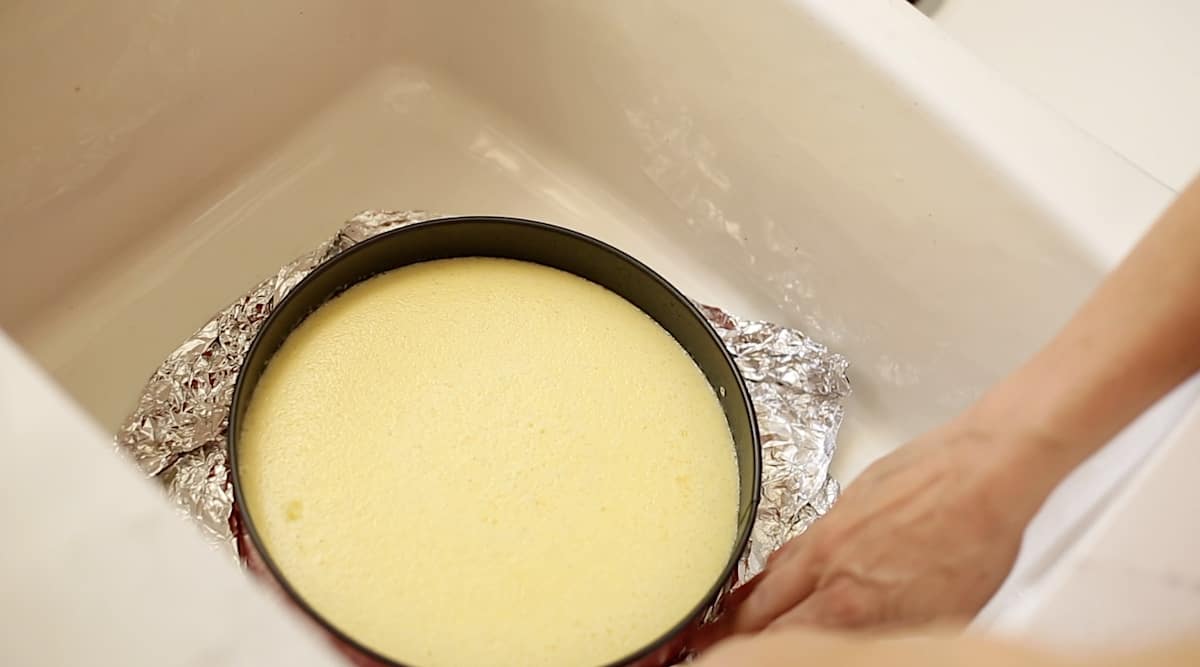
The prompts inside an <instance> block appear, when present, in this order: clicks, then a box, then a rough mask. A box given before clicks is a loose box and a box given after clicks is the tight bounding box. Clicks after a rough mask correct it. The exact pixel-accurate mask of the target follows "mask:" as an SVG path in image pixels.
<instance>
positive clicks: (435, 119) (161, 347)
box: [0, 0, 1176, 593]
mask: <svg viewBox="0 0 1200 667" xmlns="http://www.w3.org/2000/svg"><path fill="white" fill-rule="evenodd" d="M0 62H3V63H4V66H3V67H0V96H3V102H4V104H3V108H4V110H5V114H6V118H5V122H4V123H3V125H2V126H0V284H4V285H5V286H6V287H5V288H4V289H3V291H0V326H2V327H3V328H4V329H5V330H6V332H7V334H8V335H10V336H11V337H12V338H13V339H15V340H16V341H17V342H18V343H19V344H20V346H22V347H23V349H24V351H25V353H27V354H28V355H29V356H31V357H32V358H33V359H35V360H36V361H37V362H39V363H40V364H41V365H42V366H43V367H44V368H46V369H47V370H48V371H49V372H50V373H51V374H52V375H53V377H54V378H55V379H56V380H57V382H59V383H61V385H62V386H63V387H64V388H65V389H66V390H67V391H68V392H69V393H70V394H71V395H72V396H73V397H74V398H75V399H76V400H78V401H79V402H80V404H81V405H82V406H83V408H84V409H85V410H86V411H87V412H88V413H90V414H91V416H92V417H93V418H95V419H96V420H97V421H98V422H99V423H100V424H101V425H102V426H103V427H105V428H107V429H112V428H113V427H115V426H116V425H117V424H118V423H119V422H120V420H121V419H122V418H123V417H124V416H125V414H126V413H127V412H128V411H129V410H130V408H131V407H132V404H133V401H134V400H135V399H136V397H137V396H138V393H139V389H140V387H141V385H142V383H143V381H144V380H145V378H146V377H147V376H148V374H149V373H150V372H151V371H152V370H153V369H154V368H155V367H156V366H157V364H158V363H159V362H160V361H161V360H162V358H163V356H164V355H165V354H166V353H167V352H169V351H170V350H171V349H173V348H174V346H175V345H176V344H177V343H178V342H180V341H181V340H182V339H183V338H184V337H186V336H187V335H188V334H189V333H190V332H191V331H193V330H194V329H195V328H196V327H198V326H199V325H200V324H202V323H204V322H205V321H206V320H207V319H208V317H209V316H210V315H211V314H212V313H214V312H215V311H216V310H218V309H219V308H220V307H222V306H223V305H225V304H226V303H228V302H229V301H231V300H232V299H234V298H235V297H237V296H238V295H239V294H241V293H242V292H244V291H245V290H246V289H247V288H248V287H249V286H251V285H253V284H254V283H255V282H257V281H258V280H259V279H261V278H263V277H264V276H265V275H267V274H268V273H270V272H273V271H274V270H275V269H276V268H277V267H278V266H279V265H281V264H283V263H284V262H286V261H288V260H290V259H292V258H293V257H295V256H296V255H299V254H301V253H302V252H304V251H306V250H308V249H310V248H311V247H312V246H314V245H315V244H316V243H318V242H319V241H321V240H322V239H324V238H326V237H327V236H329V235H330V234H331V233H332V232H333V231H334V230H335V229H336V227H337V226H338V224H339V223H340V221H342V220H343V219H345V218H347V217H349V216H350V215H351V214H353V213H355V212H357V211H359V210H361V209H367V208H424V209H427V210H432V211H436V212H444V213H457V214H465V213H479V214H484V213H486V214H510V215H518V216H524V217H530V218H537V219H542V220H546V221H550V222H555V223H559V224H563V225H567V226H570V227H574V228H577V229H580V230H582V231H585V232H587V233H590V234H593V235H595V236H598V237H600V238H602V239H605V240H607V241H610V242H612V243H614V244H616V245H618V246H620V247H622V248H624V249H626V250H628V251H630V252H632V253H633V254H634V255H636V256H639V257H640V258H642V259H644V260H645V261H647V262H648V263H649V264H651V265H652V266H654V267H655V268H657V269H658V270H659V271H661V272H662V273H663V274H665V275H666V276H667V277H668V278H669V279H671V280H672V281H674V282H675V283H676V284H677V285H679V286H680V287H681V288H682V289H683V290H684V291H685V292H687V293H688V294H689V295H691V296H693V297H696V298H699V299H702V300H705V301H708V302H711V303H714V304H719V305H722V306H724V307H726V308H728V309H730V310H732V311H735V312H738V313H741V314H744V315H748V316H755V317H763V318H769V319H773V320H776V321H780V322H784V323H787V324H791V325H795V326H797V327H800V328H802V329H803V330H805V331H806V332H808V333H809V334H811V335H812V336H814V337H815V338H816V339H818V340H820V341H821V342H824V343H826V344H828V345H829V346H830V347H832V348H833V349H835V350H836V351H838V352H841V353H843V354H845V355H846V356H847V357H848V358H849V359H850V361H851V363H852V369H851V373H852V382H853V384H854V389H855V393H854V396H853V398H852V399H851V401H850V403H849V405H848V407H847V417H846V423H845V427H844V429H843V433H842V437H841V439H840V443H841V445H840V446H841V449H840V453H839V457H838V460H837V462H836V467H837V474H838V475H839V476H840V478H841V479H842V480H843V481H848V480H850V479H852V478H853V476H854V475H855V474H856V473H857V472H858V471H859V470H861V469H862V467H864V466H865V465H866V464H867V463H868V462H869V461H871V460H872V459H874V458H875V457H877V456H878V455H880V454H882V453H884V452H886V451H888V450H890V449H891V448H893V447H895V446H896V445H897V444H899V443H900V442H902V441H904V440H905V439H906V438H908V437H910V436H912V435H914V434H916V433H918V432H920V431H921V430H923V429H925V428H927V427H929V426H931V425H933V424H936V423H938V422H939V421H941V420H943V419H945V418H947V417H949V416H950V415H952V414H954V413H955V412H956V411H957V410H959V409H960V408H962V407H963V406H965V405H966V404H967V403H968V402H969V401H971V400H972V398H973V397H975V396H976V395H977V394H978V393H979V392H980V391H981V390H982V389H983V388H984V387H986V386H987V385H988V384H989V383H990V382H992V381H994V380H995V379H996V378H998V377H999V376H1000V375H1001V374H1002V373H1004V372H1005V371H1006V370H1007V369H1009V368H1011V367H1012V366H1013V365H1014V364H1016V363H1017V362H1018V361H1019V360H1020V359H1022V358H1023V357H1024V356H1025V355H1027V354H1028V353H1029V352H1030V351H1032V350H1033V349H1035V348H1036V347H1037V346H1038V345H1039V344H1040V343H1041V342H1042V341H1043V340H1044V339H1045V338H1046V337H1047V336H1048V335H1049V334H1050V333H1051V332H1052V331H1053V330H1054V329H1055V327H1057V326H1058V325H1059V324H1060V323H1061V322H1062V321H1063V320H1064V319H1065V318H1066V316H1067V315H1068V314H1069V313H1070V311H1071V310H1072V308H1073V307H1074V306H1075V305H1076V304H1077V303H1078V302H1079V301H1080V300H1081V299H1082V297H1083V296H1084V295H1085V294H1086V293H1087V291H1088V290H1089V288H1091V287H1092V286H1093V285H1094V284H1095V283H1096V282H1097V280H1098V279H1099V277H1100V276H1101V275H1102V274H1103V272H1104V271H1105V270H1106V268H1107V267H1108V266H1110V265H1111V264H1112V263H1113V262H1114V261H1115V259H1116V258H1117V257H1119V256H1120V254H1121V253H1122V252H1124V250H1125V249H1126V248H1127V247H1128V246H1129V245H1130V243H1131V242H1132V240H1133V239H1134V238H1136V236H1137V235H1138V233H1139V232H1140V231H1141V229H1142V228H1143V227H1144V225H1145V224H1147V223H1148V222H1149V220H1150V219H1152V217H1153V215H1154V214H1155V213H1156V212H1157V211H1158V210H1159V209H1160V208H1161V207H1162V206H1163V205H1164V204H1165V203H1166V201H1167V199H1168V197H1169V195H1170V191H1169V190H1168V189H1166V188H1164V187H1162V186H1160V185H1159V184H1158V183H1156V182H1155V181H1153V180H1152V179H1149V178H1147V177H1146V176H1144V175H1143V174H1142V173H1141V172H1139V171H1138V170H1136V169H1134V168H1133V167H1131V166H1130V165H1128V164H1127V163H1126V162H1125V161H1123V160H1121V159H1119V158H1117V157H1116V156H1114V155H1113V154H1112V153H1111V152H1110V151H1108V150H1107V149H1106V148H1105V147H1104V146H1102V145H1100V144H1098V143H1096V142H1095V141H1093V140H1092V139H1091V138H1089V137H1088V136H1086V135H1084V134H1083V133H1081V132H1079V131H1077V130H1075V129H1074V128H1073V127H1071V126H1070V125H1068V124H1066V123H1065V122H1063V121H1062V120H1061V119H1059V118H1057V117H1056V116H1054V115H1052V114H1050V113H1048V112H1047V111H1046V110H1045V109H1043V108H1042V107H1041V106H1040V105H1038V104H1036V103H1031V102H1030V101H1029V100H1027V99H1026V98H1025V97H1023V96H1022V95H1021V94H1020V93H1018V92H1016V91H1015V90H1013V89H1011V88H1009V87H1008V86H1007V85H1005V84H1003V83H1001V82H1000V81H998V80H996V79H995V77H994V76H993V75H991V74H990V73H989V72H988V71H987V70H986V69H984V68H982V67H980V66H979V65H978V64H977V63H975V62H974V61H973V60H972V59H971V58H970V57H969V56H967V55H966V54H964V52H962V51H961V50H960V49H959V48H958V47H957V46H955V45H953V44H952V43H950V42H949V41H947V40H946V39H944V38H943V37H942V36H941V35H940V33H939V32H938V31H937V30H936V29H935V28H934V27H933V26H932V25H930V24H929V23H928V21H927V20H926V19H925V17H923V16H921V15H920V14H919V13H918V12H917V11H916V10H914V9H912V8H911V7H909V6H908V5H907V4H906V3H903V2H899V1H898V0H889V1H886V2H885V1H883V0H841V1H840V2H837V3H830V2H825V1H824V0H794V1H791V2H788V1H768V2H761V3H755V5H754V7H752V8H750V7H746V6H744V5H743V4H741V3H728V2H720V1H717V0H706V1H696V0H692V1H684V0H678V1H673V2H658V3H641V2H634V1H632V0H630V1H628V2H610V3H560V2H554V1H552V0H521V1H519V2H509V3H503V4H502V3H492V2H485V1H483V0H475V1H472V0H449V1H445V2H439V3H432V2H403V1H399V0H395V1H387V0H360V1H357V2H345V1H336V0H302V1H294V0H293V1H291V2H282V1H279V2H257V3H239V2H233V1H231V0H222V1H215V2H209V3H179V2H173V1H170V0H123V1H122V2H113V3H103V4H97V3H88V2H82V1H77V0H71V1H64V2H57V3H38V2H32V1H28V2H15V3H14V2H10V3H8V4H7V5H5V6H4V7H3V8H0ZM2 371H3V369H0V372H2ZM1166 412H1167V413H1170V414H1166V415H1164V416H1163V417H1162V419H1163V420H1164V422H1163V423H1169V422H1170V421H1171V420H1172V418H1173V417H1172V415H1173V414H1174V412H1176V410H1174V409H1171V410H1166ZM1135 440H1136V442H1134V444H1133V445H1131V447H1133V448H1134V450H1138V451H1140V449H1142V448H1144V447H1146V446H1148V445H1149V444H1151V440H1152V439H1147V438H1140V439H1135ZM1131 451H1133V450H1131ZM1119 458H1120V461H1121V462H1120V464H1119V465H1118V466H1116V468H1115V469H1112V470H1107V469H1106V470H1103V471H1101V473H1103V474H1101V475H1100V476H1099V477H1097V478H1096V479H1094V480H1093V479H1090V478H1089V479H1085V480H1083V481H1082V482H1079V483H1078V488H1077V489H1070V490H1068V491H1067V492H1065V495H1064V497H1065V500H1062V501H1061V502H1062V503H1063V506H1064V507H1066V508H1067V509H1066V510H1062V511H1064V512H1066V514H1064V515H1063V516H1067V515H1078V513H1079V512H1081V511H1082V510H1084V509H1087V508H1090V507H1092V506H1093V505H1094V503H1095V501H1096V499H1097V498H1099V497H1101V496H1103V495H1104V494H1106V493H1107V490H1108V488H1109V486H1111V484H1112V482H1113V480H1114V479H1116V478H1119V477H1120V476H1122V475H1124V474H1125V473H1126V472H1127V471H1128V470H1129V469H1132V467H1134V466H1135V465H1136V461H1137V460H1138V458H1139V457H1138V456H1136V455H1128V456H1124V457H1119ZM1052 509H1053V508H1052ZM1067 527H1069V526H1067ZM1065 531H1066V527H1064V526H1063V524H1062V523H1061V522H1059V523H1055V525H1054V526H1053V527H1052V529H1050V530H1049V531H1048V532H1047V534H1045V535H1040V534H1039V535H1034V536H1033V538H1031V544H1030V549H1031V550H1033V551H1035V552H1038V553H1040V554H1043V555H1044V554H1051V555H1053V554H1054V553H1057V551H1058V550H1059V549H1061V546H1062V545H1061V541H1062V540H1063V539H1064V535H1067V536H1069V532H1065ZM1039 549H1040V550H1041V551H1038V550H1039ZM1017 593H1019V591H1017Z"/></svg>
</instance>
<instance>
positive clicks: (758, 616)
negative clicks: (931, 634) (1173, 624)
mask: <svg viewBox="0 0 1200 667" xmlns="http://www.w3.org/2000/svg"><path fill="white" fill-rule="evenodd" d="M1034 438H1035V436H1033V435H1023V434H1019V433H1017V432H1015V431H1006V430H1005V429H1004V428H1003V427H999V428H992V427H986V428H985V427H983V426H981V425H980V423H979V422H978V421H975V420H972V419H970V418H967V417H964V418H961V419H959V420H957V421H955V422H952V423H950V424H949V425H947V426H943V427H941V428H939V429H937V430H935V431H932V432H930V433H928V434H926V435H924V436H922V437H920V438H918V439H916V440H914V441H912V442H910V443H908V444H906V445H904V446H902V447H900V448H899V449H897V450H896V451H895V452H893V453H892V454H890V455H888V456H886V457H884V458H882V459H880V460H879V461H877V462H876V463H875V464H874V465H872V466H871V467H870V468H868V469H867V470H866V471H865V472H864V473H863V474H862V476H861V477H860V478H859V479H858V480H856V481H855V482H854V483H853V484H851V485H850V486H849V488H848V489H847V490H846V493H845V494H844V496H843V497H842V499H841V500H840V501H839V502H838V504H837V505H836V506H835V507H834V509H833V510H831V511H830V513H829V514H828V515H827V516H826V517H825V518H823V519H821V520H820V521H818V522H816V523H815V524H814V525H813V526H812V527H811V528H810V529H809V530H808V532H807V533H805V534H804V535H801V536H799V537H797V538H796V539H794V540H792V541H791V542H789V543H788V544H786V545H785V546H784V547H783V548H782V549H780V550H779V551H778V552H777V553H776V554H775V555H774V556H772V558H771V560H770V562H769V563H768V564H767V567H766V569H765V570H764V571H763V572H762V573H761V574H759V575H758V576H757V577H756V578H755V579H753V580H752V581H750V582H749V583H748V584H746V585H745V586H743V587H742V588H741V589H739V590H738V591H736V592H735V593H734V594H733V595H732V596H731V598H730V601H729V603H728V604H729V606H728V607H727V611H726V613H725V615H724V616H723V617H722V619H721V620H720V621H718V622H717V623H716V624H715V625H713V626H710V627H709V628H706V629H705V630H704V631H702V633H701V634H700V636H699V637H698V639H697V641H696V642H695V643H696V644H697V647H698V648H701V649H703V648H704V647H705V646H708V645H711V644H712V643H713V642H715V641H717V640H719V639H720V638H722V637H724V636H727V635H731V634H741V633H749V632H756V631H758V630H762V629H763V628H766V627H768V626H790V625H804V626H816V627H827V628H864V627H879V626H902V625H915V624H924V623H928V622H931V621H936V620H967V619H969V618H970V617H971V616H972V615H974V614H975V613H976V612H977V611H978V610H979V609H980V608H981V607H982V606H983V605H984V603H986V602H987V600H988V599H989V598H990V597H991V595H992V594H993V593H994V592H995V591H996V589H997V588H998V587H999V586H1000V584H1001V583H1002V582H1003V581H1004V578H1005V577H1006V576H1007V574H1008V572H1009V570H1010V569H1011V567H1012V564H1013V561H1014V560H1015V558H1016V555H1017V551H1018V548H1019V546H1020V542H1021V536H1022V532H1023V530H1024V528H1025V525H1026V523H1027V522H1028V520H1029V519H1030V518H1031V517H1032V515H1033V513H1034V512H1035V511H1036V510H1037V507H1038V506H1039V505H1040V504H1041V502H1042V500H1043V499H1044V497H1045V495H1046V494H1048V493H1049V491H1050V490H1051V489H1052V488H1053V485H1054V483H1055V482H1056V481H1057V475H1056V474H1051V473H1050V472H1048V471H1041V472H1039V469H1038V466H1036V465H1028V462H1027V461H1025V460H1023V459H1022V458H1020V457H1021V456H1023V453H1025V452H1031V451H1037V450H1039V449H1045V448H1042V447H1040V446H1039V445H1040V444H1041V443H1037V442H1034V441H1033V440H1034ZM1031 469H1032V470H1031Z"/></svg>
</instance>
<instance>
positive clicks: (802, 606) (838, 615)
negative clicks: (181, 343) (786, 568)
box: [768, 579, 882, 631]
mask: <svg viewBox="0 0 1200 667" xmlns="http://www.w3.org/2000/svg"><path fill="white" fill-rule="evenodd" d="M881 616H882V609H881V607H880V605H878V604H876V602H875V599H874V596H872V595H871V594H870V593H869V592H868V591H867V590H866V589H864V588H863V587H861V586H858V585H857V584H856V582H855V581H853V580H851V579H838V580H836V581H834V582H831V583H830V584H829V585H827V586H824V587H822V588H821V589H820V590H818V591H816V592H814V593H813V594H812V595H810V596H808V597H807V598H805V599H804V600H803V601H801V602H800V603H799V604H797V605H796V606H795V607H793V608H792V609H790V610H788V611H787V612H785V613H783V614H780V615H779V617H778V618H776V619H774V620H773V621H772V622H771V624H770V625H769V626H768V629H769V630H772V631H773V630H778V629H782V628H796V627H809V628H830V629H845V630H850V629H855V628H863V627H867V626H872V625H875V624H877V623H878V622H879V621H880V620H881Z"/></svg>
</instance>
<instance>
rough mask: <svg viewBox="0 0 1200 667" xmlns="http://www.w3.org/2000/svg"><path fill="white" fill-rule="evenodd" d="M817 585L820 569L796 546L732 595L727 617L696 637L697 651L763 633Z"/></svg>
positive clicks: (724, 616) (726, 613)
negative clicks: (740, 635)
mask: <svg viewBox="0 0 1200 667" xmlns="http://www.w3.org/2000/svg"><path fill="white" fill-rule="evenodd" d="M816 583H817V572H816V570H815V569H814V568H812V567H810V566H809V563H808V562H807V560H806V559H805V558H804V556H803V549H802V548H801V547H794V548H793V549H791V550H790V553H788V554H784V555H781V556H780V557H779V558H777V559H776V560H775V561H774V562H772V563H771V564H770V565H768V567H767V569H766V570H764V571H763V572H762V573H761V574H759V575H758V576H757V577H755V578H754V579H752V580H751V581H750V582H748V583H747V584H746V585H745V586H743V587H742V588H740V589H738V590H737V591H735V592H734V593H733V595H731V596H730V598H729V600H728V602H727V603H726V604H727V608H726V611H725V614H724V615H723V616H721V618H720V620H718V621H717V622H716V623H714V624H712V625H710V626H707V627H705V628H703V629H702V630H701V631H700V632H699V633H698V634H697V635H696V638H695V641H694V642H693V644H694V648H696V649H697V650H701V651H702V650H704V649H705V648H708V647H709V646H711V645H713V644H714V643H716V642H718V641H720V640H721V639H723V638H725V637H728V636H730V635H737V634H744V633H748V632H757V631H759V630H762V629H763V628H765V627H767V625H768V624H770V623H771V621H773V620H775V618H776V617H778V616H779V615H780V614H783V613H784V612H786V611H787V610H788V609H791V608H792V607H793V606H795V605H796V603H797V602H799V601H801V600H803V599H804V598H806V597H808V595H809V594H810V593H811V592H812V590H813V588H814V587H815V586H816Z"/></svg>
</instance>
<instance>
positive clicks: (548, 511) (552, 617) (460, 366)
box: [239, 258, 738, 667]
mask: <svg viewBox="0 0 1200 667" xmlns="http://www.w3.org/2000/svg"><path fill="white" fill-rule="evenodd" d="M239 447H240V449H239V467H240V477H241V484H242V491H243V494H244V497H245V500H246V503H247V505H248V509H249V512H250V514H251V516H252V517H253V520H254V522H255V525H256V526H257V528H258V531H259V533H260V535H261V537H262V539H263V541H264V542H265V544H266V547H267V550H268V552H269V554H270V556H271V557H272V558H273V559H274V560H275V562H276V564H277V565H278V567H279V568H280V570H281V571H282V572H283V573H284V575H285V576H286V578H287V579H288V580H289V582H290V583H291V584H292V586H293V587H294V588H295V590H296V591H297V592H298V593H299V595H300V596H301V597H303V598H304V599H305V600H306V601H307V602H308V604H309V605H310V606H311V607H312V608H313V609H315V610H316V611H317V612H318V613H320V614H321V615H322V616H324V617H325V618H326V619H328V620H329V621H330V622H331V623H332V624H334V625H335V626H336V627H338V628H339V629H341V630H342V631H343V632H345V633H346V634H347V635H349V636H351V637H353V638H354V639H355V640H357V641H358V642H360V643H361V644H363V645H365V646H367V647H369V648H371V649H373V650H375V651H377V652H379V653H381V654H383V655H386V656H389V657H391V658H392V659H394V660H397V661H400V662H403V663H406V664H410V665H414V666H415V667H480V666H488V667H538V666H542V665H544V666H546V667H570V666H578V667H596V666H597V665H601V664H605V663H608V662H612V661H614V660H617V659H619V658H622V657H624V656H625V655H627V654H628V653H630V652H632V651H634V650H636V649H638V648H641V647H643V646H645V645H646V644H647V643H649V642H650V641H652V640H654V639H655V638H656V637H658V636H659V635H661V634H662V633H664V632H665V631H667V630H669V629H670V628H671V627H672V626H673V625H675V624H676V623H677V622H678V621H680V620H681V619H682V618H683V617H684V616H685V615H686V614H687V613H688V612H689V611H690V610H691V609H692V608H693V607H694V606H695V605H696V604H697V603H698V602H699V601H700V600H701V598H702V597H703V596H704V594H705V593H706V592H707V590H708V589H709V588H710V587H711V586H712V585H713V584H714V583H715V581H716V579H717V578H718V576H719V575H720V572H721V569H722V567H723V566H724V564H725V563H726V562H727V559H728V558H729V556H730V552H731V550H732V548H733V543H734V539H735V530H736V528H735V525H736V514H737V504H738V477H737V465H736V459H735V454H734V450H733V442H732V438H731V436H730V433H729V427H728V425H727V423H726V421H725V416H724V413H723V412H722V410H721V407H720V405H719V404H718V402H717V398H716V396H715V395H714V393H713V391H712V389H711V387H710V386H709V385H708V383H707V382H706V381H705V379H704V376H703V375H702V374H701V372H700V370H699V368H697V367H696V365H695V363H694V362H693V361H692V359H691V358H690V357H689V356H688V355H687V353H686V352H685V351H684V350H683V348H681V347H680V346H679V344H678V343H677V342H676V341H675V340H674V339H673V338H672V337H671V336H670V335H669V334H668V333H667V332H666V331H665V330H663V329H662V328H661V327H660V326H659V325H658V324H657V323H655V322H654V321H653V320H652V319H650V318H649V317H648V316H646V314H644V313H643V312H642V311H640V310H639V309H637V308H636V307H635V306H633V305H632V304H630V303H629V302H627V301H625V300H624V299H623V298H621V297H619V296H617V295H616V294H614V293H613V292H610V291H608V290H607V289H604V288H603V287H600V286H598V285H596V284H594V283H591V282H589V281H587V280H584V279H582V278H579V277H577V276H574V275H571V274H569V273H565V272H562V271H558V270H555V269H551V268H548V267H545V266H541V265H538V264H532V263H527V262H520V261H514V260H504V259H485V258H463V259H450V260H441V261H434V262H426V263H423V264H417V265H413V266H408V267H404V268H401V269H397V270H394V271H391V272H388V273H385V274H383V275H381V276H378V277H376V278H373V279H371V280H368V281H366V282H364V283H361V284H359V285H357V286H355V287H353V288H351V289H350V290H348V291H347V292H345V293H344V294H342V295H341V296H338V297H337V298H335V299H333V300H332V301H330V302H329V303H328V304H326V305H324V306H322V307H321V308H320V309H318V310H317V311H316V312H315V313H313V314H312V315H311V316H310V317H308V318H307V319H306V320H304V322H303V323H302V324H301V325H300V326H299V327H298V328H297V329H296V330H295V331H294V332H293V333H292V334H291V335H290V336H289V337H288V338H287V340H286V341H285V342H284V344H283V346H282V347H281V348H280V350H279V351H278V353H277V354H276V355H275V357H274V358H273V359H272V360H271V362H270V364H269V365H268V367H267V369H266V371H265V373H264V374H263V376H262V379H261V381H260V382H259V384H258V386H257V388H256V389H255V391H254V394H253V396H252V398H251V403H250V406H249V409H248V411H247V413H246V418H245V421H244V426H243V427H242V432H241V440H240V445H239Z"/></svg>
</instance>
